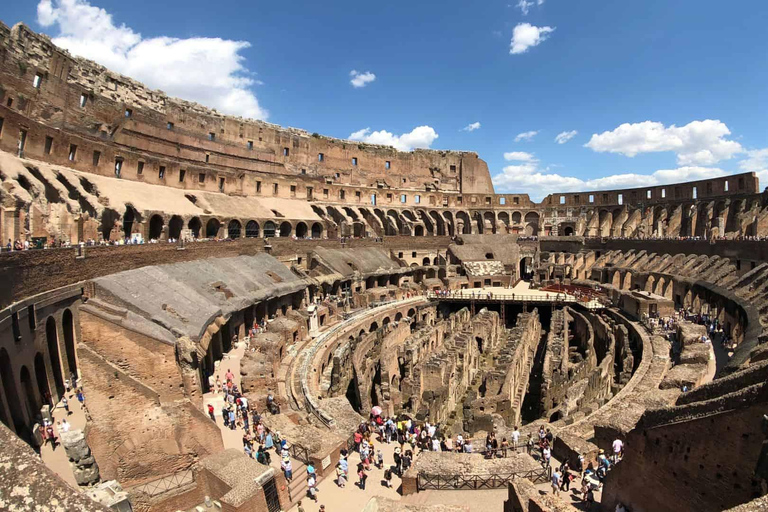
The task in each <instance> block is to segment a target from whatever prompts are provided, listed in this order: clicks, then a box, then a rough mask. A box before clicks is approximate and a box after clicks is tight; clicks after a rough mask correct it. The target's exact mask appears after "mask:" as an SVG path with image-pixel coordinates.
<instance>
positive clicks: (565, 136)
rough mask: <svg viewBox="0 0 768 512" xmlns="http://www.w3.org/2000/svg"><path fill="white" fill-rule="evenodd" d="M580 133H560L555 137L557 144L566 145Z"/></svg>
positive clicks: (573, 131) (574, 131)
mask: <svg viewBox="0 0 768 512" xmlns="http://www.w3.org/2000/svg"><path fill="white" fill-rule="evenodd" d="M578 133H579V132H578V131H576V130H571V131H569V132H560V133H558V134H557V136H556V137H555V142H557V143H558V144H565V143H566V142H568V141H569V140H571V139H572V138H574V137H575V136H576V135H578Z"/></svg>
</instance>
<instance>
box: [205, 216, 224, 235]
mask: <svg viewBox="0 0 768 512" xmlns="http://www.w3.org/2000/svg"><path fill="white" fill-rule="evenodd" d="M220 228H221V222H219V219H216V218H213V219H208V223H207V224H206V225H205V238H216V237H217V236H219V229H220Z"/></svg>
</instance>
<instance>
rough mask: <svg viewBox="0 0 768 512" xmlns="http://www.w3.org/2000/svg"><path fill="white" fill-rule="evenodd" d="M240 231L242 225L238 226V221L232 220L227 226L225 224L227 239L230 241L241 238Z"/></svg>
mask: <svg viewBox="0 0 768 512" xmlns="http://www.w3.org/2000/svg"><path fill="white" fill-rule="evenodd" d="M242 229H243V225H242V224H240V221H239V220H237V219H232V220H231V221H229V224H227V237H228V238H232V239H236V238H240V237H241V236H242V235H241V232H242Z"/></svg>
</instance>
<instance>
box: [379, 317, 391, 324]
mask: <svg viewBox="0 0 768 512" xmlns="http://www.w3.org/2000/svg"><path fill="white" fill-rule="evenodd" d="M389 322H391V320H390V319H389V317H386V318H384V320H382V321H381V325H382V326H383V325H389Z"/></svg>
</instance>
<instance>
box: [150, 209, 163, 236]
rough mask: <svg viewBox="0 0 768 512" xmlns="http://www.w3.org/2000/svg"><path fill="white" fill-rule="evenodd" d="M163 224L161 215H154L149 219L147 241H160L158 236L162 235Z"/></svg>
mask: <svg viewBox="0 0 768 512" xmlns="http://www.w3.org/2000/svg"><path fill="white" fill-rule="evenodd" d="M164 224H165V223H164V222H163V217H162V216H161V215H158V214H155V215H153V216H152V217H150V218H149V239H150V240H159V239H160V236H161V235H162V234H163V225H164Z"/></svg>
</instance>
